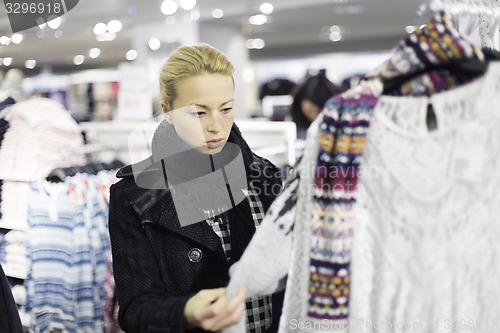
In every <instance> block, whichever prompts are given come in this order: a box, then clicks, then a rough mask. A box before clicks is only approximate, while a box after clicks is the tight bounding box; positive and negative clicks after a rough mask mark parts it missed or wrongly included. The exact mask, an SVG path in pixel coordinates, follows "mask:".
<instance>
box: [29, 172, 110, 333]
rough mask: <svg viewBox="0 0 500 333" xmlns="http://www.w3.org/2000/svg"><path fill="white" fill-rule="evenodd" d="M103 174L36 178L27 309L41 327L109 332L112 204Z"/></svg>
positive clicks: (45, 329) (32, 193) (34, 327)
mask: <svg viewBox="0 0 500 333" xmlns="http://www.w3.org/2000/svg"><path fill="white" fill-rule="evenodd" d="M99 185H100V184H99V183H98V182H97V176H91V175H85V174H78V175H76V176H73V177H68V178H67V179H66V180H65V183H60V184H50V183H48V182H46V181H45V180H40V181H37V182H33V183H30V187H31V189H30V193H29V195H30V199H31V200H30V201H29V202H30V206H29V208H28V224H29V228H28V230H27V257H28V259H29V261H30V269H29V273H28V277H27V279H26V280H25V285H26V289H27V305H26V309H27V311H28V312H30V313H31V315H32V321H31V329H32V330H33V331H35V332H49V331H51V330H57V329H60V330H63V331H64V332H70V333H71V332H103V330H104V311H105V308H104V299H105V298H106V296H105V290H104V282H105V280H106V277H107V265H108V261H107V258H106V255H107V253H108V252H109V236H108V231H107V220H108V207H107V204H106V202H105V200H104V197H103V195H102V193H101V192H100V191H99Z"/></svg>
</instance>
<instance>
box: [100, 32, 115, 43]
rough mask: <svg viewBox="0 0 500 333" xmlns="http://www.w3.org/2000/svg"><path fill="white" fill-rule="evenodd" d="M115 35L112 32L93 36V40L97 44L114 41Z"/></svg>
mask: <svg viewBox="0 0 500 333" xmlns="http://www.w3.org/2000/svg"><path fill="white" fill-rule="evenodd" d="M115 38H116V34H115V33H114V32H106V33H104V34H100V35H97V36H95V39H96V40H97V41H99V42H111V41H113V40H115Z"/></svg>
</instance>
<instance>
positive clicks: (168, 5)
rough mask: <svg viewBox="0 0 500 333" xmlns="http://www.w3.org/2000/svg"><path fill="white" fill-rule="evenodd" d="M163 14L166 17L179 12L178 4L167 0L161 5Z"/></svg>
mask: <svg viewBox="0 0 500 333" xmlns="http://www.w3.org/2000/svg"><path fill="white" fill-rule="evenodd" d="M160 9H161V12H162V13H163V14H165V15H172V14H173V13H175V12H176V11H177V3H176V2H175V1H173V0H165V1H163V2H162V3H161V8H160Z"/></svg>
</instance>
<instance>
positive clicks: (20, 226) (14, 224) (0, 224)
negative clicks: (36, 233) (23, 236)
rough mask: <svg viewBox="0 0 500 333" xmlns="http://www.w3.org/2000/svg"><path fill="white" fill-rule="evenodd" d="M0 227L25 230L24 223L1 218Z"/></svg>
mask: <svg viewBox="0 0 500 333" xmlns="http://www.w3.org/2000/svg"><path fill="white" fill-rule="evenodd" d="M0 228H2V229H10V230H20V231H26V229H27V224H26V222H25V223H19V221H9V220H7V221H6V220H1V219H0Z"/></svg>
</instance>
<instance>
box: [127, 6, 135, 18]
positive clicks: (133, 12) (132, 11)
mask: <svg viewBox="0 0 500 333" xmlns="http://www.w3.org/2000/svg"><path fill="white" fill-rule="evenodd" d="M135 13H137V7H135V6H130V7H128V14H129V15H130V16H132V15H135Z"/></svg>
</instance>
